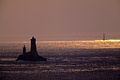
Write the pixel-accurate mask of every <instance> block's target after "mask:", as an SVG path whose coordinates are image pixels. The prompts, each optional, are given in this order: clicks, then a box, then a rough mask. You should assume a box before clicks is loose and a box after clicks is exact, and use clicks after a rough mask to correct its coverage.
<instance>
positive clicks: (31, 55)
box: [16, 37, 47, 61]
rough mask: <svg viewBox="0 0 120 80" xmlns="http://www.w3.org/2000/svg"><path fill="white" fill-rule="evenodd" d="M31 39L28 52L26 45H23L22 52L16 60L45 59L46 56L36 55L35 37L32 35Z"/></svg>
mask: <svg viewBox="0 0 120 80" xmlns="http://www.w3.org/2000/svg"><path fill="white" fill-rule="evenodd" d="M30 41H31V48H30V51H29V52H26V47H25V45H24V47H23V54H22V55H19V56H18V58H17V59H16V61H18V60H24V61H47V58H44V57H42V56H39V55H38V52H37V48H36V38H34V37H32V39H30Z"/></svg>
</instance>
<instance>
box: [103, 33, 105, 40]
mask: <svg viewBox="0 0 120 80" xmlns="http://www.w3.org/2000/svg"><path fill="white" fill-rule="evenodd" d="M103 41H105V33H103Z"/></svg>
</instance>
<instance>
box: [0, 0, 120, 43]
mask: <svg viewBox="0 0 120 80" xmlns="http://www.w3.org/2000/svg"><path fill="white" fill-rule="evenodd" d="M103 33H106V37H107V38H108V39H120V0H0V42H2V41H27V40H28V39H30V38H31V37H32V36H35V37H36V38H37V40H91V39H102V34H103Z"/></svg>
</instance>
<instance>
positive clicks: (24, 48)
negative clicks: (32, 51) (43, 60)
mask: <svg viewBox="0 0 120 80" xmlns="http://www.w3.org/2000/svg"><path fill="white" fill-rule="evenodd" d="M25 54H26V47H25V45H24V47H23V55H25Z"/></svg>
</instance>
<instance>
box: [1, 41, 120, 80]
mask: <svg viewBox="0 0 120 80" xmlns="http://www.w3.org/2000/svg"><path fill="white" fill-rule="evenodd" d="M24 44H25V45H26V47H27V51H29V49H30V43H29V42H11V43H0V73H1V74H2V75H1V79H3V80H4V79H8V80H16V79H21V78H22V79H24V80H26V79H31V80H34V79H38V77H42V79H46V80H48V79H50V80H53V79H58V78H59V77H56V76H61V75H62V74H65V75H66V76H68V75H67V74H68V73H69V74H72V73H77V72H92V71H108V70H112V71H119V70H120V49H119V48H120V40H106V41H102V40H91V41H40V42H37V49H38V53H39V55H40V56H43V57H46V58H47V59H48V61H47V62H40V61H39V62H29V61H15V60H16V58H17V56H18V55H20V54H22V47H23V45H24ZM13 75H14V76H13ZM24 75H27V76H30V75H32V77H26V78H24ZM45 75H46V76H48V77H46V76H45ZM73 75H74V76H75V75H76V74H72V77H70V76H69V77H67V78H66V77H64V75H62V76H61V79H62V78H63V79H65V80H66V79H68V80H69V79H70V80H73V79H79V77H77V78H76V77H73ZM33 76H37V78H36V77H33Z"/></svg>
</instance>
